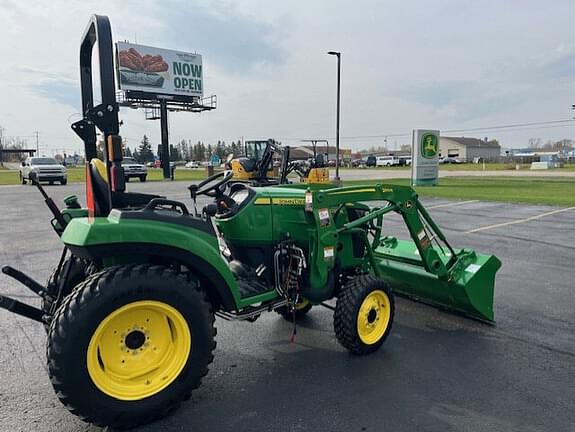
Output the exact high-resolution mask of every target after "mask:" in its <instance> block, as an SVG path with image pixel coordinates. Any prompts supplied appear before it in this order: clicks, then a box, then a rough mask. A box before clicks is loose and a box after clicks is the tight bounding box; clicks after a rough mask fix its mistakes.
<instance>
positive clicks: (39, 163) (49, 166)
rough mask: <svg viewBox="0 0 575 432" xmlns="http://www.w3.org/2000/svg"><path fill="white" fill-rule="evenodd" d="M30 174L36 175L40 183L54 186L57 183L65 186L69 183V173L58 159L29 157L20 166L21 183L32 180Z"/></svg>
mask: <svg viewBox="0 0 575 432" xmlns="http://www.w3.org/2000/svg"><path fill="white" fill-rule="evenodd" d="M30 173H35V174H36V178H37V179H38V181H41V182H45V181H47V182H49V183H50V184H54V182H55V181H58V182H60V184H62V185H65V184H66V183H68V171H67V170H66V167H65V166H63V165H61V164H59V163H58V162H57V161H56V159H54V158H49V157H29V158H27V159H26V160H25V161H24V162H22V164H21V166H20V171H19V176H20V183H22V184H26V182H27V181H28V180H30Z"/></svg>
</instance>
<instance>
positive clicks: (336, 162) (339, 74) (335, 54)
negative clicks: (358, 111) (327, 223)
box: [328, 51, 341, 186]
mask: <svg viewBox="0 0 575 432" xmlns="http://www.w3.org/2000/svg"><path fill="white" fill-rule="evenodd" d="M328 54H329V55H333V56H336V57H337V106H336V111H337V116H336V126H335V154H336V157H335V179H334V182H335V184H336V185H338V186H341V180H340V178H339V102H340V95H341V92H340V90H341V53H340V52H338V51H329V52H328Z"/></svg>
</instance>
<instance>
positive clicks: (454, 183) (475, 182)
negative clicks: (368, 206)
mask: <svg viewBox="0 0 575 432" xmlns="http://www.w3.org/2000/svg"><path fill="white" fill-rule="evenodd" d="M381 182H384V183H388V184H398V185H409V180H408V179H390V180H389V181H386V180H383V181H374V180H358V181H348V182H345V185H346V186H348V185H353V184H375V183H381ZM416 190H417V193H418V194H419V195H420V196H424V197H426V196H427V197H437V198H449V199H468V200H472V199H477V200H484V201H503V202H512V203H529V204H549V205H558V206H565V207H571V206H575V179H570V178H560V177H559V178H558V177H550V178H542V177H481V178H476V177H444V178H442V179H441V181H440V184H439V185H437V186H425V187H422V186H420V187H417V188H416Z"/></svg>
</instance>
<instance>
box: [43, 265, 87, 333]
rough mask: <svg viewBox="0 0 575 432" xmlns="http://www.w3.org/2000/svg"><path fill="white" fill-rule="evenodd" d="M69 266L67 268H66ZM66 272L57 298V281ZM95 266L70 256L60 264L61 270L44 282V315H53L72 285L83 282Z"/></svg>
mask: <svg viewBox="0 0 575 432" xmlns="http://www.w3.org/2000/svg"><path fill="white" fill-rule="evenodd" d="M68 268H69V270H68ZM66 272H69V273H68V279H67V280H66V283H65V284H64V286H62V292H61V293H60V298H58V290H59V283H60V280H61V278H62V277H63V275H64V274H66ZM95 272H96V268H95V267H94V265H93V264H91V263H89V262H88V261H85V260H82V259H80V258H77V257H74V256H71V257H69V258H68V259H66V261H64V264H63V265H62V270H61V271H60V272H59V273H56V270H54V272H53V273H52V274H51V275H50V277H49V278H48V282H47V283H46V294H47V295H46V296H44V297H43V298H42V305H41V308H42V311H43V312H44V313H45V314H46V315H53V314H54V313H55V312H56V310H57V309H58V307H60V305H61V304H62V302H63V301H64V299H65V298H66V297H67V296H68V295H69V294H70V293H71V292H72V290H73V289H74V287H75V286H76V285H78V284H79V283H81V282H83V281H84V280H85V279H86V278H87V277H88V276H89V275H90V274H92V273H95ZM44 328H45V329H46V333H47V332H48V330H49V329H50V325H49V324H44Z"/></svg>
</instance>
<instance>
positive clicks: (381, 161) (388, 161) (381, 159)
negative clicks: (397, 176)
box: [376, 156, 400, 167]
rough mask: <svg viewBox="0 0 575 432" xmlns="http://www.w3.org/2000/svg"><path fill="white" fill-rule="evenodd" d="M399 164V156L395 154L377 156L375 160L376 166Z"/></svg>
mask: <svg viewBox="0 0 575 432" xmlns="http://www.w3.org/2000/svg"><path fill="white" fill-rule="evenodd" d="M399 165H400V162H399V158H397V157H395V156H378V157H377V160H376V166H378V167H391V166H399Z"/></svg>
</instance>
